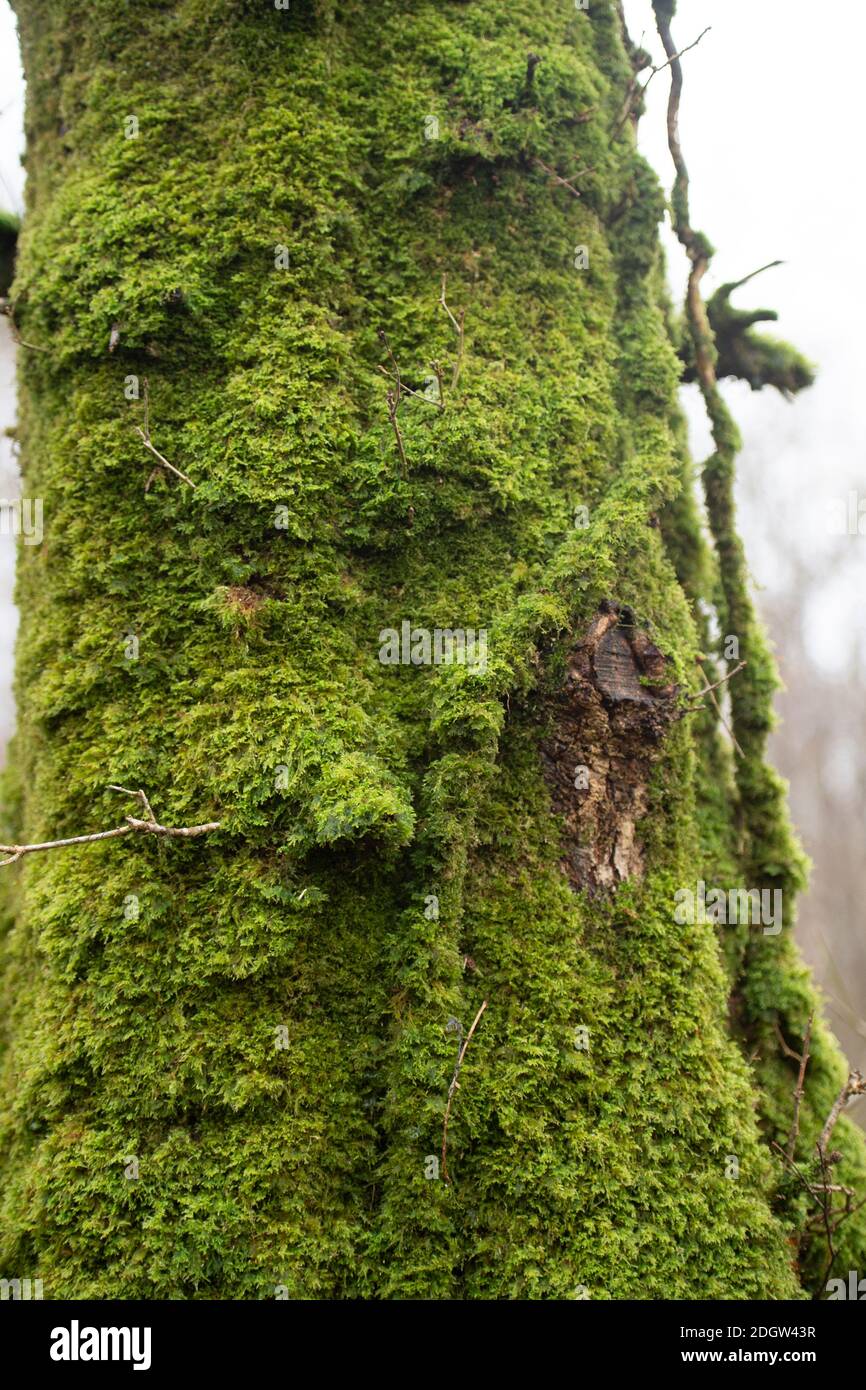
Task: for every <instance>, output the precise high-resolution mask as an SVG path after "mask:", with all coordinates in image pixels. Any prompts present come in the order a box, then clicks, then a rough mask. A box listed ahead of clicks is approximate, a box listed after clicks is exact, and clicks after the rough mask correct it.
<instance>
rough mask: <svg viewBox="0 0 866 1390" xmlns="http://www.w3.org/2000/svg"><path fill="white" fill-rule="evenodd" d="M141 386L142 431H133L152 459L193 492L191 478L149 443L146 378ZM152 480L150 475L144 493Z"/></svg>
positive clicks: (137, 426)
mask: <svg viewBox="0 0 866 1390" xmlns="http://www.w3.org/2000/svg"><path fill="white" fill-rule="evenodd" d="M142 385H143V386H144V429H142V428H141V425H136V426H135V431H136V433H137V434H139V435H141V442H142V443H143V445H144V447H145V449H149V450H150V452H151V453H152V454H153V455H154V457H155V458H158V459H159V461H160V463H161V464H162V466H163V468H167V469H168V470H169V472H171V473H174V474H176V476H177V477H178V478H180V479H181V480H182V481H183V482H185V483H187V484H188V486H189V487H191V488H192V489H193V491H195V483H194V482H193V480H192V478H188V477H187V475H186V474H185V473H182V472H181V470H180V469H179V468H175V466H174V464H173V463H169V461H168V459H167V458H164V457H163V455H162V454H161V453H160V452H159V450H158V449H155V448H154V446H153V444H152V443H151V440H150V398H149V391H148V384H147V377H145V378H144V380H143V382H142ZM152 478H153V474H151V476H150V478H148V480H147V487H146V488H145V491H147V490H148V488H149V487H150V484H151V481H152Z"/></svg>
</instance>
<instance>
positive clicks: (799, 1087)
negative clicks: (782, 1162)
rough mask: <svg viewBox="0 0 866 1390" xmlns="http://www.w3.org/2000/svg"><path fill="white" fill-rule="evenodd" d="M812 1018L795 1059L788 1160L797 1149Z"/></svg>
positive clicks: (811, 1015) (811, 1017)
mask: <svg viewBox="0 0 866 1390" xmlns="http://www.w3.org/2000/svg"><path fill="white" fill-rule="evenodd" d="M814 1017H815V1015H814V1013H811V1014H810V1015H809V1022H808V1023H807V1024H806V1031H805V1033H804V1034H803V1051H802V1052H801V1053H800V1055H799V1057H797V1061H798V1062H799V1063H800V1070H799V1072H798V1073H797V1084H796V1086H795V1087H794V1092H793V1094H794V1118H793V1120H792V1121H791V1133H790V1135H789V1136H788V1157H789V1158H790V1159H793V1157H794V1150H795V1149H796V1147H797V1139H798V1138H799V1134H800V1105H801V1103H802V1100H803V1079H804V1077H805V1075H806V1067H807V1066H808V1065H809V1045H810V1043H811V1041H812V1020H813V1019H814ZM776 1029H777V1031H778V1032H779V1036H780V1038H781V1036H782V1035H781V1030H780V1029H779V1025H778V1022H777V1023H776ZM782 1042H783V1043H784V1038H783V1039H782ZM793 1055H794V1054H793V1053H792V1056H793Z"/></svg>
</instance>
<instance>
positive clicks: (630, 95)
mask: <svg viewBox="0 0 866 1390" xmlns="http://www.w3.org/2000/svg"><path fill="white" fill-rule="evenodd" d="M711 28H712V25H711V24H708V25H707V27H706V29H704V30H703V31H702V32H701V33H700V34H698V37H697V38H696V39H693V40H692V42H691V43H687V44H686V46H685V48H681V49H680V51H679V53H672V54H671V55H670V57H669V58H668V59H667V61H666V62H664V63H658V64H655V65H654V66H653V67H652V68H651V70H650V75H649V77H648V78H647V80H646V82H644V84H643V86H641V84H640V83H639V82H638V80H637V77H633V78H632V80H631V82H630V83H629V88H628V91H627V93H626V98H625V102H624V103H623V108H622V111H621V112H620V116H619V120H618V121H617V123H616V125H615V126H614V128H613V130H612V132H611V137H610V138H611V143H612V142H613V141H614V140H616V139H617V137H618V136H619V134H620V131H621V130H622V128H623V126H624V125H625V123H626V121H627V120H628V118H629V116H630V115H631V114H632V112H633V111H634V110H635V108H636V107H637V105H638V102H639V101H640V100H641V98H642V97H643V95H644V93H645V92H646V89H647V87H648V86H649V84H650V83H651V82H652V80H653V78H654V77H655V75H656V73H659V72H664V70H665V68H668V67H670V65H671V64H672V63H673V62H677V61H679V59H680V58H682V56H683V54H684V53H688V52H689V50H690V49H692V48H697V46H698V44H699V43H700V41H701V39H702V38H703V37H704V34H708V33H709V32H710V29H711ZM644 66H646V65H645V64H644Z"/></svg>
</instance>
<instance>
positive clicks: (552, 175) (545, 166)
mask: <svg viewBox="0 0 866 1390" xmlns="http://www.w3.org/2000/svg"><path fill="white" fill-rule="evenodd" d="M535 162H536V164H537V165H538V167H539V168H540V169H543V170H544V172H545V174H547V175H548V177H549V178H551V179H553V181H554V183H558V184H559V185H560V187H562V188H567V189H568V191H569V193H573V194H574V196H575V198H582V197H583V194H582V193H581V191H580V189H579V188H575V186H574V184H573V183H569V181H568V179H564V178H563V177H562V175H561V174H558V173H557V172H556V170H555V169H551V167H550V165H549V164H545V162H544V160H543V159H539V157H538V155H536V156H535ZM591 173H592V170H591V169H581V170H580V172H579V173H577V174H572V178H574V179H579V178H580V176H581V174H591Z"/></svg>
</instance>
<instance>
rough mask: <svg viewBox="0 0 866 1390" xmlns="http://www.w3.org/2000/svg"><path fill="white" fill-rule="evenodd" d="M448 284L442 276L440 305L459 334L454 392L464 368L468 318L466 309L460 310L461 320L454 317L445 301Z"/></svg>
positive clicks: (452, 384) (452, 382)
mask: <svg viewBox="0 0 866 1390" xmlns="http://www.w3.org/2000/svg"><path fill="white" fill-rule="evenodd" d="M446 283H447V276H446V275H443V276H442V293H441V294H440V296H439V303H440V304H441V305H442V308H443V309H444V310H445V312H446V314H447V315H448V317H449V319H450V320H451V322H452V324H453V325H454V332H455V333H456V334H457V360H456V362H455V363H454V371H453V372H452V373H451V390H452V391H453V390H454V388H455V386H456V385H457V381H458V378H459V376H460V371H461V368H462V366H463V350H464V348H465V346H466V336H465V332H464V320H465V318H466V310H465V309H461V310H460V318H459V319H456V318H455V317H454V315H453V314H452V312H451V310H450V309H449V308H448V303H447V301H446V299H445V288H446Z"/></svg>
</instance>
